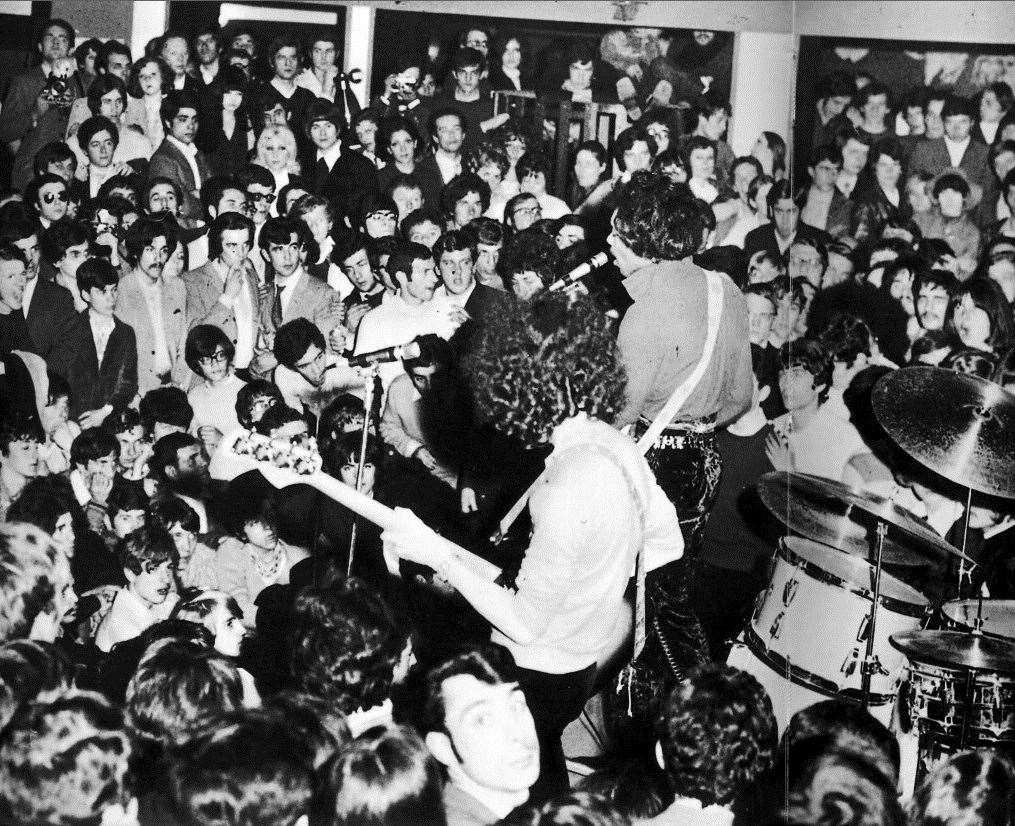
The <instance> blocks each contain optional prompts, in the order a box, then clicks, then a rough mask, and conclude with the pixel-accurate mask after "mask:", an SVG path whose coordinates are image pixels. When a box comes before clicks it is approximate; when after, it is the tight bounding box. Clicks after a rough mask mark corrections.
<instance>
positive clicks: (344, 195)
mask: <svg viewBox="0 0 1015 826" xmlns="http://www.w3.org/2000/svg"><path fill="white" fill-rule="evenodd" d="M302 168H303V177H305V178H307V179H308V180H309V181H310V185H311V187H312V188H313V190H314V192H315V193H316V194H317V195H320V196H321V197H322V198H327V199H328V200H329V201H331V202H332V203H333V204H334V205H335V206H336V207H338V210H339V211H340V212H341V214H342V215H345V216H347V217H348V218H349V220H350V222H351V223H352V224H356V223H357V222H358V221H359V220H360V219H361V218H362V217H363V208H364V206H365V202H366V200H367V198H369V197H370V196H371V195H373V194H374V193H376V192H377V169H376V168H375V167H374V165H373V164H372V163H370V161H368V160H367V159H366V158H364V157H363V156H362V155H360V154H359V153H358V152H353V151H352V150H351V149H349V148H348V147H346V146H344V145H343V147H342V154H341V155H339V156H338V160H337V161H335V165H334V166H333V167H332V168H331V171H330V172H327V171H325V170H324V169H323V168H319V167H318V166H317V157H316V154H310V155H308V156H306V157H305V158H304V160H303V164H302Z"/></svg>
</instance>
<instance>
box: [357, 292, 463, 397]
mask: <svg viewBox="0 0 1015 826" xmlns="http://www.w3.org/2000/svg"><path fill="white" fill-rule="evenodd" d="M449 309H450V308H449V307H448V305H447V303H446V302H444V301H428V302H427V303H426V304H421V305H419V306H413V305H410V304H407V303H406V301H405V299H403V298H402V297H401V296H400V295H396V296H393V297H392V298H391V300H390V301H386V302H383V303H382V304H381V306H380V307H374V309H372V310H370V312H368V313H367V314H366V315H365V316H363V319H362V320H361V321H360V323H359V327H358V328H357V330H356V346H355V348H354V349H353V352H354V353H355V354H356V355H361V354H363V353H371V352H373V351H374V350H380V349H382V348H384V347H397V346H398V345H399V344H407V343H408V342H410V341H412V340H413V339H414V338H416V337H417V336H422V335H426V334H427V333H436V334H437V335H439V336H440V337H441V338H444V339H448V338H451V336H452V334H453V333H454V331H455V330H456V329H457V328H458V324H457V323H456V322H454V321H452V320H451V319H450V317H449ZM403 372H405V371H404V369H403V368H402V362H400V361H393V362H388V363H386V364H381V365H379V367H378V374H379V375H380V377H381V384H382V386H383V387H384V392H385V393H387V392H388V386H389V385H390V384H391V382H393V381H394V380H395V377H396V376H398V375H400V374H401V373H403Z"/></svg>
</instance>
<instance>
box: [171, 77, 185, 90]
mask: <svg viewBox="0 0 1015 826" xmlns="http://www.w3.org/2000/svg"><path fill="white" fill-rule="evenodd" d="M186 85H187V76H186V75H177V76H175V77H173V88H174V89H182V88H183V87H184V86H186Z"/></svg>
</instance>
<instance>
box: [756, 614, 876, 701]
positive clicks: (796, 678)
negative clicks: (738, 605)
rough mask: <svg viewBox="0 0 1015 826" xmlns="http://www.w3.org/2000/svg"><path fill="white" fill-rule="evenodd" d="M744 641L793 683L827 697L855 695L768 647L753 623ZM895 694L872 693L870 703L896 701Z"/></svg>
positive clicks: (773, 668)
mask: <svg viewBox="0 0 1015 826" xmlns="http://www.w3.org/2000/svg"><path fill="white" fill-rule="evenodd" d="M744 643H745V644H746V645H747V648H748V650H749V651H750V652H751V653H752V654H754V656H756V657H757V658H758V659H759V660H761V661H762V662H763V663H764V664H765V665H767V666H768V667H769V668H771V669H772V670H773V671H775V673H776V674H778V675H779V676H780V677H783V678H786V675H787V672H788V674H789V678H788V679H789V681H790V682H791V683H795V684H796V685H800V686H803V687H804V688H809V689H811V690H812V691H816V692H817V693H818V694H823V695H824V696H826V697H843V696H847V697H851V698H852V697H853V692H843V691H840V690H839V687H838V686H837V685H836V684H835V683H833V682H832V681H831V680H828V679H826V678H825V677H821V676H819V675H817V674H813V673H812V672H810V671H808V670H807V669H805V668H800V667H799V666H797V665H793V663H792V662H790V661H788V660H787V659H786V658H785V657H783V656H782V655H781V654H779V653H777V652H775V651H772V650H771V649H769V648H766V647H765V643H764V642H763V641H762V639H761V637H760V636H758V632H757V631H755V630H754V628H753V627H752V626H751V625H748V626H747V628H746V629H745V630H744ZM895 695H896V692H894V691H893V692H892V693H891V694H876V693H871V695H870V703H871V705H875V706H881V705H885V704H886V703H892V702H895ZM854 699H858V698H854Z"/></svg>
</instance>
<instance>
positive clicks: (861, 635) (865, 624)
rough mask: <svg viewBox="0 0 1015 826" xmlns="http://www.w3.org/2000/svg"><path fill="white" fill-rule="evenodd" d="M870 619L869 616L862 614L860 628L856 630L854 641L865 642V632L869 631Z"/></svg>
mask: <svg viewBox="0 0 1015 826" xmlns="http://www.w3.org/2000/svg"><path fill="white" fill-rule="evenodd" d="M870 623H871V617H870V614H864V615H863V619H861V620H860V627H859V628H857V629H856V641H857V642H865V641H866V639H867V631H868V630H869V629H870Z"/></svg>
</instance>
